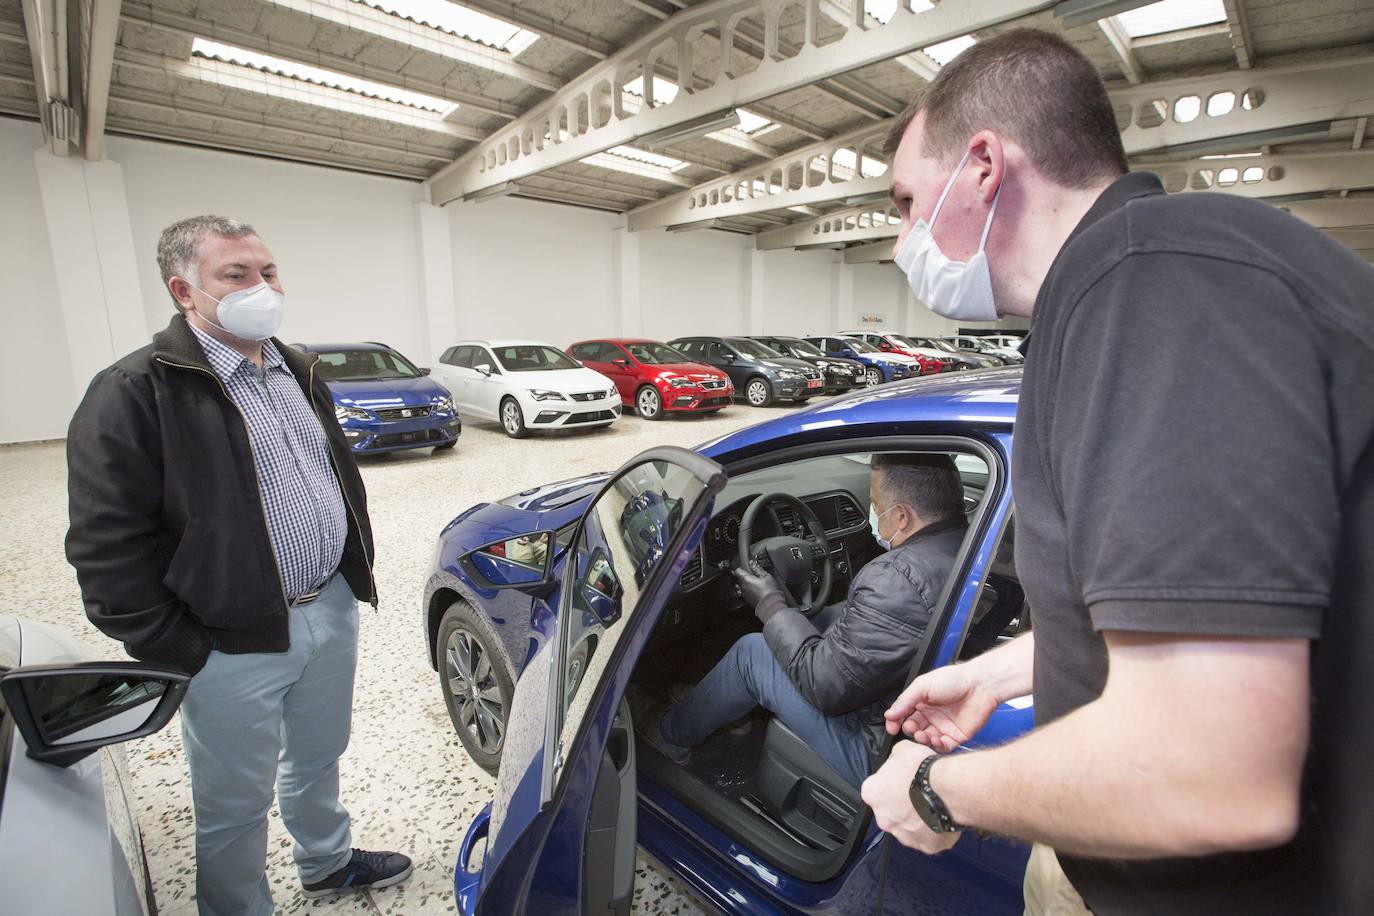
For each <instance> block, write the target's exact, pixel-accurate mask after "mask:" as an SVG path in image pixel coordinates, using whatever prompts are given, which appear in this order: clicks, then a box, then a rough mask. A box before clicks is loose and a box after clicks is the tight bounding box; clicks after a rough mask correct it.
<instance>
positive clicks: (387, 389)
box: [325, 376, 448, 407]
mask: <svg viewBox="0 0 1374 916" xmlns="http://www.w3.org/2000/svg"><path fill="white" fill-rule="evenodd" d="M325 384H327V385H328V386H329V390H330V392H331V393H332V394H333V395H334V402H335V403H337V404H349V405H357V406H358V407H410V406H413V405H416V404H428V403H429V402H430V401H432V400H434V399H435V398H444V397H448V392H447V391H446V390H444V387H443V386H442V385H440V384H439V383H438V382H436V381H434V380H433V379H431V378H428V377H425V376H421V377H420V378H387V379H381V378H369V379H359V380H357V381H352V380H349V381H327V382H325Z"/></svg>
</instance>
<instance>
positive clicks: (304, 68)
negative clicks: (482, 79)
mask: <svg viewBox="0 0 1374 916" xmlns="http://www.w3.org/2000/svg"><path fill="white" fill-rule="evenodd" d="M191 56H193V57H204V58H208V59H210V60H218V61H223V62H224V63H229V64H238V65H239V66H242V67H251V68H252V69H254V70H265V71H267V72H269V73H276V74H278V75H279V76H286V77H290V78H292V79H298V80H301V81H302V82H306V83H314V84H316V85H318V86H328V87H330V88H331V89H342V90H344V91H345V92H356V93H357V94H358V95H362V96H366V97H367V98H372V99H381V100H382V101H386V102H394V103H395V104H397V105H405V106H407V107H409V108H419V109H421V110H423V111H431V112H434V113H435V114H438V115H441V116H442V115H447V114H448V113H449V112H451V111H453V110H454V109H455V108H457V107H458V105H457V103H455V102H450V101H448V100H446V99H440V98H435V97H434V96H432V95H425V94H423V93H420V92H411V91H409V90H407V89H398V88H396V87H395V86H386V85H383V84H382V83H374V82H372V81H371V80H364V79H358V78H357V77H353V76H348V75H347V74H344V73H338V72H336V71H334V70H326V69H324V68H323V67H315V66H311V65H310V64H302V63H299V62H297V61H294V60H286V59H285V58H281V57H273V56H272V55H270V54H259V53H257V52H256V51H248V50H245V49H243V48H236V47H234V46H233V45H226V44H223V43H221V42H218V41H210V40H208V39H205V38H197V39H196V40H195V41H194V42H193V43H192V44H191Z"/></svg>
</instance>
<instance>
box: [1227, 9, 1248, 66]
mask: <svg viewBox="0 0 1374 916" xmlns="http://www.w3.org/2000/svg"><path fill="white" fill-rule="evenodd" d="M1221 2H1222V5H1223V6H1224V7H1226V25H1227V27H1228V28H1229V29H1230V31H1231V47H1232V48H1234V49H1235V51H1236V66H1238V67H1240V68H1241V69H1242V70H1249V69H1250V68H1251V67H1253V66H1254V65H1255V46H1254V45H1253V44H1252V43H1251V41H1250V23H1249V22H1248V21H1247V20H1246V16H1245V0H1221Z"/></svg>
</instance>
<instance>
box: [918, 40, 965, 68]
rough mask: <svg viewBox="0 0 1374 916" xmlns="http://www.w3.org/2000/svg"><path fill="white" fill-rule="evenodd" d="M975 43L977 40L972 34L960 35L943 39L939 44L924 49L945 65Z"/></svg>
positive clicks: (936, 60) (940, 63) (941, 64)
mask: <svg viewBox="0 0 1374 916" xmlns="http://www.w3.org/2000/svg"><path fill="white" fill-rule="evenodd" d="M974 44H975V42H974V39H973V36H972V35H960V36H959V37H958V38H951V39H950V40H949V41H942V42H940V43H939V44H938V45H931V46H930V47H928V48H925V49H924V50H925V52H926V54H928V55H930V57H931V58H932V59H933V60H934V61H935V62H936V63H937V64H939V65H940V66H942V67H943V66H944V65H945V64H947V63H949V62H950V61H952V60H954V58H956V57H958V56H959V55H960V54H962V53H963V52H965V51H967V50H968V49H969V48H971V47H973V45H974Z"/></svg>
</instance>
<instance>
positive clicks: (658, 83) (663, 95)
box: [621, 76, 677, 105]
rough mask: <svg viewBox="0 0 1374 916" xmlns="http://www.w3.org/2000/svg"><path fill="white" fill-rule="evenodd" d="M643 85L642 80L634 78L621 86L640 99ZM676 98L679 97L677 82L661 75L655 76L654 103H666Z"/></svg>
mask: <svg viewBox="0 0 1374 916" xmlns="http://www.w3.org/2000/svg"><path fill="white" fill-rule="evenodd" d="M643 87H644V84H643V83H642V82H640V81H639V80H637V79H633V80H630V81H629V82H628V83H626V84H625V85H624V86H623V87H621V88H622V89H623V90H624V91H625V92H628V93H629V94H630V95H632V96H634V97H635V98H637V99H638V98H643V96H642V95H641V93H640V90H641V89H642V88H643ZM675 98H677V83H674V82H673V81H672V80H665V79H664V78H663V77H661V76H656V77H654V104H655V105H666V104H668V103H669V102H671V101H672V100H673V99H675Z"/></svg>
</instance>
